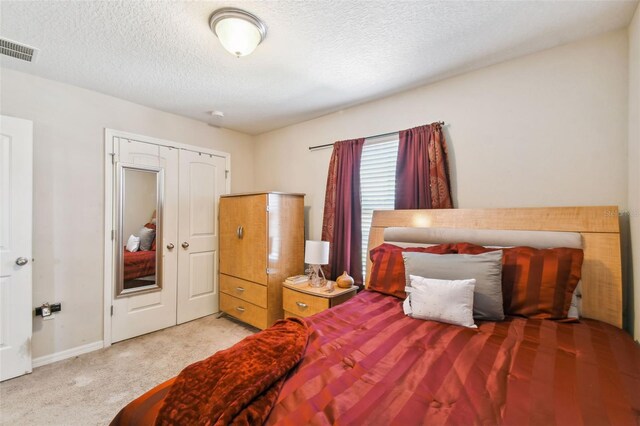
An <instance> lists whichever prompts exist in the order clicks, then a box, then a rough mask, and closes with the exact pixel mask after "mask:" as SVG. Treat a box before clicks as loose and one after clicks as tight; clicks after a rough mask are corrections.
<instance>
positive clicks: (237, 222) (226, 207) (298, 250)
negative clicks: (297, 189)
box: [220, 192, 304, 329]
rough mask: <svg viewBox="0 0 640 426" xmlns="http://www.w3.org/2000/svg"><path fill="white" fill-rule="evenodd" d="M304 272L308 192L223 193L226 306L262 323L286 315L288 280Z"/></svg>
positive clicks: (223, 293)
mask: <svg viewBox="0 0 640 426" xmlns="http://www.w3.org/2000/svg"><path fill="white" fill-rule="evenodd" d="M303 272H304V194H286V193H279V192H263V193H251V194H230V195H223V196H222V197H221V198H220V310H221V311H223V312H225V313H226V314H228V315H231V316H232V317H235V318H237V319H239V320H241V321H243V322H246V323H248V324H251V325H253V326H255V327H258V328H260V329H264V328H267V327H269V326H270V325H272V324H273V323H274V322H275V321H276V320H278V319H281V318H283V310H282V282H283V281H284V280H285V278H287V277H290V276H292V275H298V274H302V273H303Z"/></svg>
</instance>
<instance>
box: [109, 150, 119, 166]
mask: <svg viewBox="0 0 640 426" xmlns="http://www.w3.org/2000/svg"><path fill="white" fill-rule="evenodd" d="M109 155H110V156H111V164H116V161H117V160H118V157H116V153H115V152H110V153H109Z"/></svg>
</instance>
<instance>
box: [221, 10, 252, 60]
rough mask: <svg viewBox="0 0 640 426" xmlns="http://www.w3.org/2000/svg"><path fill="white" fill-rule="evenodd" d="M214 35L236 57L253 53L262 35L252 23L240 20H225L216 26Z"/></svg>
mask: <svg viewBox="0 0 640 426" xmlns="http://www.w3.org/2000/svg"><path fill="white" fill-rule="evenodd" d="M215 33H216V35H217V36H218V39H220V43H222V46H224V48H225V49H227V50H228V51H229V52H230V53H232V54H234V55H236V56H246V55H248V54H250V53H251V52H253V51H254V50H255V48H256V47H257V46H258V44H260V42H261V41H262V35H261V34H260V31H259V30H258V28H257V27H256V26H255V25H253V24H252V23H250V22H248V21H246V20H244V19H240V18H225V19H222V20H220V22H218V23H217V24H216V27H215Z"/></svg>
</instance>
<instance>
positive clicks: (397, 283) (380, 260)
mask: <svg viewBox="0 0 640 426" xmlns="http://www.w3.org/2000/svg"><path fill="white" fill-rule="evenodd" d="M403 251H404V252H418V253H432V254H455V253H456V251H455V245H454V244H439V245H436V246H431V247H398V246H396V245H393V244H388V243H384V244H381V245H379V246H378V247H375V248H374V249H372V250H371V252H370V253H369V256H370V258H371V262H372V265H371V277H370V278H369V286H368V287H367V289H369V290H374V291H377V292H379V293H383V294H388V295H391V296H395V297H399V298H401V299H405V298H406V297H407V294H406V293H405V291H404V288H405V285H406V276H405V272H404V259H403V258H402V252H403Z"/></svg>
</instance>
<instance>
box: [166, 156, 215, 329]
mask: <svg viewBox="0 0 640 426" xmlns="http://www.w3.org/2000/svg"><path fill="white" fill-rule="evenodd" d="M225 169H226V159H225V158H224V157H218V156H215V155H210V154H201V153H198V152H193V151H189V150H185V149H181V150H180V179H179V185H180V190H179V193H180V202H179V209H180V213H179V215H180V223H179V227H178V228H179V229H178V232H179V244H178V245H177V247H176V248H177V250H178V251H179V254H178V283H179V284H178V324H181V323H183V322H186V321H191V320H193V319H196V318H200V317H203V316H205V315H210V314H213V313H215V312H218V310H219V309H218V292H219V286H218V234H219V232H218V205H219V204H218V203H219V200H220V195H223V194H225V193H226V192H227V191H226V177H225Z"/></svg>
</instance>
